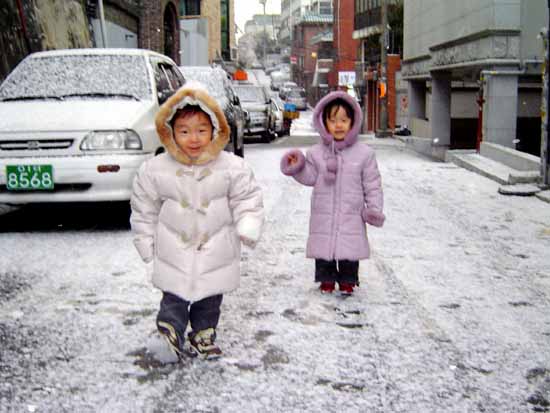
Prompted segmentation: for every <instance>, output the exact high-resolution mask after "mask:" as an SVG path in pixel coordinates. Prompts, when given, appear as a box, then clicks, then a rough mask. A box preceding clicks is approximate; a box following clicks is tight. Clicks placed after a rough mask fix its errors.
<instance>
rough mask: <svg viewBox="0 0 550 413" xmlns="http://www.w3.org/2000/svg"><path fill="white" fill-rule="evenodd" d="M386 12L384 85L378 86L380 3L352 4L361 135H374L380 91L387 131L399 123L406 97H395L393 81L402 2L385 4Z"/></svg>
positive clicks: (398, 53)
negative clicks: (361, 113)
mask: <svg viewBox="0 0 550 413" xmlns="http://www.w3.org/2000/svg"><path fill="white" fill-rule="evenodd" d="M386 2H387V10H388V25H389V28H388V30H387V33H388V38H387V40H386V41H387V45H388V47H387V64H386V70H387V71H386V83H385V85H384V86H382V85H381V79H380V78H381V76H380V75H381V72H382V68H381V66H380V64H381V44H380V43H381V35H382V32H383V30H382V0H369V1H355V2H354V3H355V5H354V19H353V24H352V27H353V32H352V38H353V39H356V40H357V42H358V47H357V54H356V58H357V60H356V65H355V71H356V86H357V89H358V91H359V94H360V95H361V99H362V106H363V110H364V122H365V123H364V126H363V129H364V130H365V131H376V130H378V129H379V128H380V127H381V125H380V111H381V96H380V94H381V88H383V87H384V88H385V90H386V94H387V109H388V113H387V115H388V127H389V129H390V130H391V129H394V128H395V127H397V126H398V125H401V124H402V123H401V122H402V116H400V112H401V111H402V110H403V101H406V96H402V95H399V96H398V90H397V87H396V79H398V78H400V73H399V71H400V69H401V53H402V42H403V40H402V39H403V36H402V27H403V17H402V10H403V0H386Z"/></svg>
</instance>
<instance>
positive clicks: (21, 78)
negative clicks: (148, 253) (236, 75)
mask: <svg viewBox="0 0 550 413" xmlns="http://www.w3.org/2000/svg"><path fill="white" fill-rule="evenodd" d="M184 83H185V79H184V77H183V76H182V75H181V73H180V72H179V70H178V69H177V66H176V64H175V63H174V61H172V60H171V59H169V58H168V57H166V56H164V55H161V54H159V53H154V52H151V51H146V50H139V49H70V50H57V51H49V52H40V53H35V54H31V55H29V56H27V57H26V58H25V59H24V60H23V61H22V62H21V63H20V64H19V65H18V66H17V67H16V68H15V69H14V70H13V71H12V72H11V73H10V74H9V75H8V77H7V78H6V79H5V80H4V82H3V83H2V84H1V85H0V203H4V204H25V203H42V202H92V201H93V202H97V201H125V200H129V199H130V196H131V192H132V183H133V179H134V175H135V174H136V172H137V170H138V168H139V167H140V165H141V163H142V162H143V161H145V160H146V159H149V158H150V157H152V156H154V155H155V154H157V153H159V152H161V151H162V150H163V148H162V145H161V143H160V141H159V139H158V136H157V132H156V128H155V122H154V119H155V116H156V114H157V112H158V109H159V104H161V103H162V102H164V101H165V100H166V99H167V98H168V97H169V96H170V95H171V94H173V93H174V92H175V90H177V89H178V88H179V87H180V86H182V85H183V84H184Z"/></svg>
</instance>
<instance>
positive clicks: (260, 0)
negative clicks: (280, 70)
mask: <svg viewBox="0 0 550 413" xmlns="http://www.w3.org/2000/svg"><path fill="white" fill-rule="evenodd" d="M258 1H259V2H260V4H261V5H262V6H264V39H263V43H264V45H263V46H264V47H263V54H264V56H263V57H264V59H263V60H264V68H265V63H266V58H265V55H266V43H267V31H266V28H265V4H266V3H267V0H258Z"/></svg>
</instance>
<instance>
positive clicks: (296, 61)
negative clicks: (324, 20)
mask: <svg viewBox="0 0 550 413" xmlns="http://www.w3.org/2000/svg"><path fill="white" fill-rule="evenodd" d="M297 63H298V58H297V57H296V56H290V64H291V65H295V64H297Z"/></svg>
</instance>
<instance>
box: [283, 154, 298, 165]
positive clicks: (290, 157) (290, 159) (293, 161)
mask: <svg viewBox="0 0 550 413" xmlns="http://www.w3.org/2000/svg"><path fill="white" fill-rule="evenodd" d="M286 159H287V162H288V164H289V165H290V166H292V165H296V164H297V163H298V156H297V155H296V154H295V153H289V154H288V155H287V157H286Z"/></svg>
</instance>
